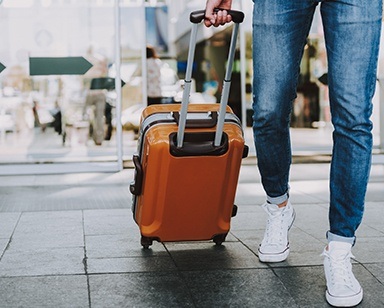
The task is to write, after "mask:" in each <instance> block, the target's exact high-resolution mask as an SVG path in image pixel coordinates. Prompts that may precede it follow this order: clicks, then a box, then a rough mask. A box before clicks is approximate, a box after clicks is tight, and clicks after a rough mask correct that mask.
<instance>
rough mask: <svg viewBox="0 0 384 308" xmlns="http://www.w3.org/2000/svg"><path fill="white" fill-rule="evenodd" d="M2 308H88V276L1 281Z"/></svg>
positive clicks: (7, 279) (0, 279)
mask: <svg viewBox="0 0 384 308" xmlns="http://www.w3.org/2000/svg"><path fill="white" fill-rule="evenodd" d="M0 303H1V304H0V305H1V307H7V308H8V307H47V308H48V307H57V308H61V307H62V308H67V307H73V308H77V307H78V308H83V307H89V303H88V291H87V278H86V276H85V275H76V276H48V277H14V278H0Z"/></svg>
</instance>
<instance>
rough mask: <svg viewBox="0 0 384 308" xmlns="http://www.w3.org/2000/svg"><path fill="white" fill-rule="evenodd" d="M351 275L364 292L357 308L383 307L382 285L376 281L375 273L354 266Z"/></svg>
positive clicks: (383, 291)
mask: <svg viewBox="0 0 384 308" xmlns="http://www.w3.org/2000/svg"><path fill="white" fill-rule="evenodd" d="M353 273H354V274H355V276H356V278H357V280H358V281H359V282H360V284H361V287H362V288H363V291H364V298H363V301H362V303H361V304H360V305H359V308H360V307H361V308H371V307H384V295H383V294H384V284H383V283H382V281H379V280H377V278H376V277H375V276H374V274H375V272H373V273H371V272H370V271H369V270H367V269H366V268H365V265H364V266H362V265H357V264H354V265H353Z"/></svg>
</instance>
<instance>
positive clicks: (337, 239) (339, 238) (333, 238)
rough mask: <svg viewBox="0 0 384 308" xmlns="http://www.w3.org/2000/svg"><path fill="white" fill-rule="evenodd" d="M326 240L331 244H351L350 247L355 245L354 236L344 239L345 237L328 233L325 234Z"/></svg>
mask: <svg viewBox="0 0 384 308" xmlns="http://www.w3.org/2000/svg"><path fill="white" fill-rule="evenodd" d="M327 239H328V243H329V242H332V241H335V242H345V243H349V244H351V245H352V246H353V245H355V242H356V237H355V236H354V237H345V236H341V235H337V234H333V233H331V232H330V231H328V232H327Z"/></svg>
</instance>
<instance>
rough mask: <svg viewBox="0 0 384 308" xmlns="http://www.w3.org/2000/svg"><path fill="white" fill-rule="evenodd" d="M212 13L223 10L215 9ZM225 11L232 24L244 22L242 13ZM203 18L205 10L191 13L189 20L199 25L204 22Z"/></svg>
mask: <svg viewBox="0 0 384 308" xmlns="http://www.w3.org/2000/svg"><path fill="white" fill-rule="evenodd" d="M213 11H214V12H216V13H217V12H218V11H224V9H221V8H215V9H214V10H213ZM226 11H227V12H228V14H229V15H231V16H232V21H233V22H234V23H237V24H240V23H242V22H243V20H244V13H243V12H240V11H235V10H226ZM204 18H205V10H198V11H193V12H192V13H191V15H190V16H189V20H190V21H191V22H192V23H194V24H198V23H200V22H201V21H203V20H204Z"/></svg>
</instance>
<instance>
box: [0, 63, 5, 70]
mask: <svg viewBox="0 0 384 308" xmlns="http://www.w3.org/2000/svg"><path fill="white" fill-rule="evenodd" d="M4 70H5V66H4V64H3V63H1V62H0V73H1V72H2V71H4Z"/></svg>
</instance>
